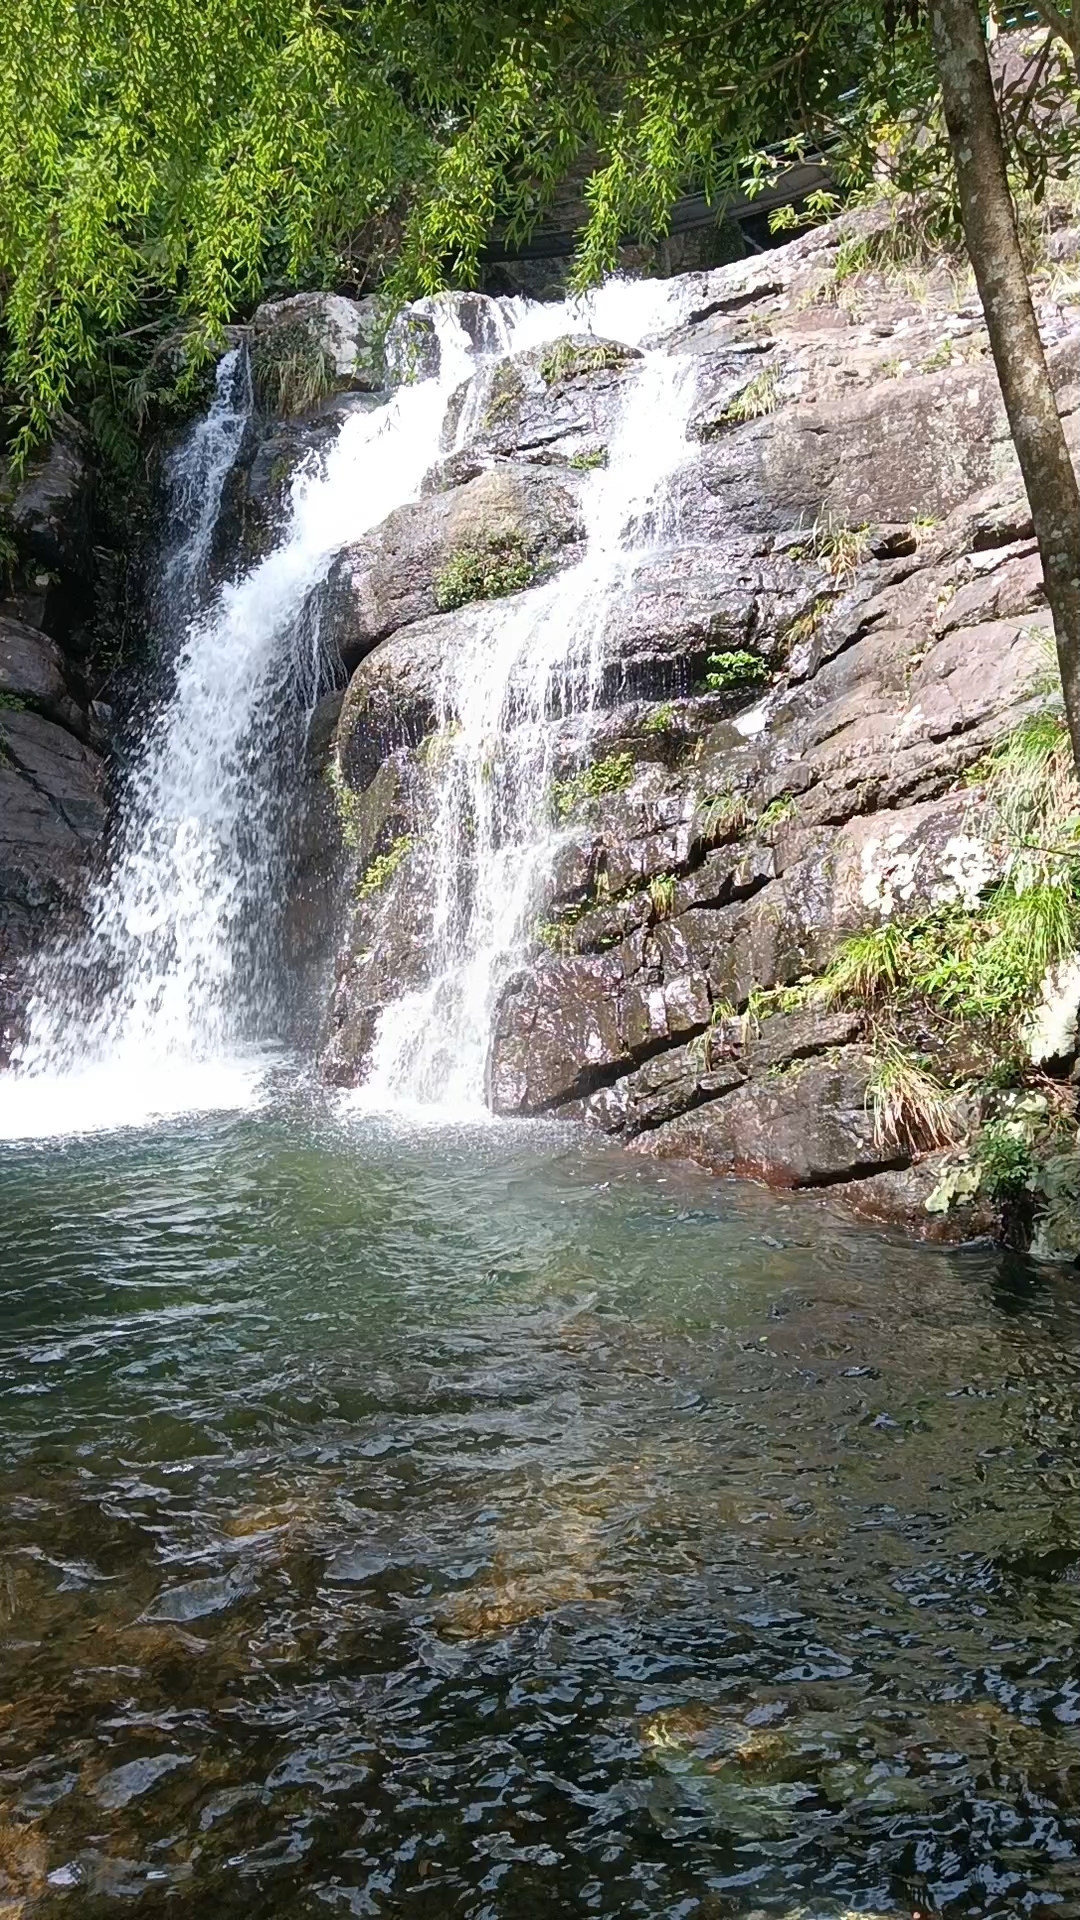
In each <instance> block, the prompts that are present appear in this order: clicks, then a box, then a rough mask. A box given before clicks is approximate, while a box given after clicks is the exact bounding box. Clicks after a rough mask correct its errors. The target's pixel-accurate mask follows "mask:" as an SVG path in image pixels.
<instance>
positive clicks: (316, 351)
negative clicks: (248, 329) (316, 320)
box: [251, 321, 337, 419]
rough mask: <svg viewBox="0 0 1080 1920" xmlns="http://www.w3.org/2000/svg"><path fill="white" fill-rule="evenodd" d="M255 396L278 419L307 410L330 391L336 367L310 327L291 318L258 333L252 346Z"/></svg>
mask: <svg viewBox="0 0 1080 1920" xmlns="http://www.w3.org/2000/svg"><path fill="white" fill-rule="evenodd" d="M251 375H252V380H253V383H254V387H255V397H256V399H257V401H258V403H259V406H260V407H261V408H262V410H263V412H264V413H269V414H272V415H274V416H275V417H276V418H278V419H283V418H288V417H289V416H291V415H293V414H298V413H309V412H310V410H311V408H312V407H316V406H318V404H319V401H320V400H325V399H326V396H327V395H328V394H330V393H332V392H333V390H334V385H335V381H336V377H337V367H336V364H335V361H334V358H333V355H332V354H329V353H327V351H326V349H325V347H324V346H323V345H322V343H321V342H320V340H319V339H318V337H317V335H316V334H315V332H314V330H313V329H312V327H310V326H309V325H308V324H307V323H306V322H302V321H293V322H291V323H286V324H283V325H281V326H277V327H272V328H269V329H268V330H267V331H266V332H265V333H262V334H257V335H256V337H255V340H254V342H253V344H252V349H251Z"/></svg>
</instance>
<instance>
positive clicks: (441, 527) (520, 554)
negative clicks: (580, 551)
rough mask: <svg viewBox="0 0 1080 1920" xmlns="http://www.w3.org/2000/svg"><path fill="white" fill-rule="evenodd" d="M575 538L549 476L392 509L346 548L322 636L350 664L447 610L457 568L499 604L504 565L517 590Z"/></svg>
mask: <svg viewBox="0 0 1080 1920" xmlns="http://www.w3.org/2000/svg"><path fill="white" fill-rule="evenodd" d="M581 532H582V527H581V519H580V514H579V511H578V507H577V503H576V500H575V498H574V495H573V492H572V491H571V489H570V488H568V487H567V486H565V485H564V484H562V483H561V482H560V481H559V480H557V479H556V478H555V477H554V476H553V475H551V474H547V473H537V472H535V471H534V470H533V469H532V468H530V467H525V466H520V465H512V466H511V465H508V466H503V467H499V468H493V469H492V470H490V471H488V472H483V473H480V474H477V475H476V476H475V477H474V478H470V479H468V480H466V482H465V484H464V485H461V486H457V487H454V488H452V489H450V490H449V491H447V492H443V493H437V494H435V495H431V496H428V497H427V498H425V499H422V500H417V501H414V502H412V503H410V504H409V505H408V506H404V507H399V508H398V509H397V510H396V512H394V513H392V514H390V516H389V517H388V518H387V519H386V520H384V521H383V524H382V526H381V527H379V528H378V529H377V531H376V532H375V533H374V534H372V535H371V536H370V537H369V538H368V539H366V540H363V541H361V542H359V543H358V544H357V545H355V546H351V547H346V548H345V549H344V551H343V552H342V553H341V554H340V556H339V557H338V559H337V560H336V561H335V563H334V566H333V569H332V571H331V574H330V578H329V580H328V582H327V585H326V588H325V589H324V590H323V591H322V593H321V594H320V596H319V610H318V617H319V621H320V627H321V631H322V633H323V634H324V636H325V637H326V639H327V640H328V641H330V642H332V643H333V644H334V645H335V646H336V648H337V651H338V652H339V654H340V656H341V658H342V660H343V661H344V662H345V664H346V666H348V667H353V666H356V665H357V664H358V663H359V662H360V661H361V660H362V659H363V658H364V657H365V655H366V654H368V653H370V652H371V649H372V648H373V647H375V646H376V645H377V644H378V642H379V641H380V640H386V639H388V638H389V636H390V635H391V634H393V633H396V632H397V630H398V629H399V628H400V627H407V626H411V625H413V624H414V623H415V622H416V621H420V620H429V619H431V617H432V616H433V615H435V614H436V613H438V612H439V611H440V609H441V608H443V607H444V606H447V605H448V604H449V603H452V601H453V599H454V597H455V583H456V582H457V580H458V579H459V576H460V569H461V565H462V562H463V561H468V562H469V563H473V562H475V567H476V573H477V579H476V584H477V585H478V586H479V587H481V588H487V589H488V591H489V592H490V597H492V598H496V599H498V598H502V594H501V592H500V591H499V589H500V585H501V569H502V567H503V565H504V563H506V562H508V563H509V564H510V565H511V566H512V568H513V569H514V571H513V575H512V577H513V579H514V580H515V581H517V580H520V583H521V584H525V583H526V582H527V581H529V580H534V579H541V578H544V577H546V576H547V575H548V574H549V573H550V572H551V571H552V570H553V569H554V568H555V567H556V566H557V565H558V564H560V563H564V562H565V561H566V560H567V559H568V558H569V557H570V556H571V554H572V553H573V551H574V547H575V543H576V542H577V541H578V540H579V539H580V537H581ZM518 569H520V572H518ZM466 584H467V583H466ZM466 597H471V596H469V595H467V596H466Z"/></svg>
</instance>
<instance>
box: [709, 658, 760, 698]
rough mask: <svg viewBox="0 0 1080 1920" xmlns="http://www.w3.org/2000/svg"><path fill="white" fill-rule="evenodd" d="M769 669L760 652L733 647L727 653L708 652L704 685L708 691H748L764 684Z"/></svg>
mask: <svg viewBox="0 0 1080 1920" xmlns="http://www.w3.org/2000/svg"><path fill="white" fill-rule="evenodd" d="M768 678H769V669H768V667H767V666H766V664H765V662H764V660H763V659H762V658H761V655H760V654H757V653H749V652H748V651H747V650H746V649H745V648H744V647H735V648H733V649H731V651H730V652H727V653H710V655H709V671H708V673H707V674H706V675H705V685H706V686H707V687H708V689H709V692H710V693H742V692H750V691H751V690H752V689H753V688H754V687H760V686H763V685H764V684H765V682H766V681H767V680H768Z"/></svg>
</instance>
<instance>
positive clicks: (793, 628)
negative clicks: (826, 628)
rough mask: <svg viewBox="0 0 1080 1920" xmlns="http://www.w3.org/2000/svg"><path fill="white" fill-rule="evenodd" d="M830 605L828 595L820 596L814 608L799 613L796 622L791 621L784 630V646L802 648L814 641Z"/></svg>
mask: <svg viewBox="0 0 1080 1920" xmlns="http://www.w3.org/2000/svg"><path fill="white" fill-rule="evenodd" d="M830 604H831V603H830V601H829V598H828V596H827V595H826V594H819V595H818V597H817V599H816V600H815V601H814V603H813V606H810V607H807V609H806V612H805V613H798V614H796V616H795V618H794V620H789V621H788V624H787V626H786V627H785V628H784V636H783V637H784V645H785V646H787V647H800V646H802V645H804V643H805V642H806V641H807V640H812V639H813V637H814V635H815V633H817V631H818V629H819V627H820V626H821V623H822V621H823V620H824V618H825V615H826V614H827V613H828V611H829V606H830Z"/></svg>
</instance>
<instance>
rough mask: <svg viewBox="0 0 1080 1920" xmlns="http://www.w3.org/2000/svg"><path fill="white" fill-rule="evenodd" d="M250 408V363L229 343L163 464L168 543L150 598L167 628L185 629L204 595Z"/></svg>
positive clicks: (170, 630) (174, 629) (238, 349)
mask: <svg viewBox="0 0 1080 1920" xmlns="http://www.w3.org/2000/svg"><path fill="white" fill-rule="evenodd" d="M251 409H252V390H251V364H250V361H249V359H248V355H247V353H246V352H245V351H244V350H243V348H241V347H233V348H232V350H231V352H229V353H226V354H223V355H222V358H221V359H220V360H219V362H218V368H217V374H216V377H215V380H214V397H213V400H212V402H211V404H210V406H209V408H208V409H207V411H206V413H205V414H204V415H203V417H202V419H201V420H199V421H197V422H196V424H195V426H194V427H193V428H192V430H191V432H190V433H189V434H188V435H187V436H186V437H185V439H184V440H182V441H181V443H180V445H179V446H178V447H176V448H175V449H174V451H173V452H172V453H171V454H170V456H169V459H168V461H167V462H166V467H165V522H166V525H167V527H168V530H169V534H168V547H167V550H166V555H165V561H164V565H163V567H162V572H161V579H160V581H159V582H158V587H157V591H156V593H155V596H154V598H155V601H156V604H157V607H158V609H159V617H160V619H161V622H162V624H163V625H164V626H165V627H166V628H167V630H168V631H169V632H172V633H177V632H180V631H182V630H183V627H184V626H185V625H186V624H187V621H188V620H189V619H190V618H191V615H192V614H193V613H194V611H195V607H196V606H197V604H198V602H199V600H200V599H201V598H203V596H204V595H205V593H206V589H207V586H208V580H207V570H208V563H209V559H210V547H211V543H212V541H213V538H214V529H215V527H216V526H217V519H218V514H219V513H220V511H221V497H222V494H223V492H224V489H225V482H226V480H227V479H228V477H229V473H230V471H231V469H232V467H233V464H234V462H235V460H236V457H237V455H238V453H239V451H240V445H241V442H242V440H243V437H244V432H245V429H246V428H247V425H248V421H249V420H250V418H251Z"/></svg>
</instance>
